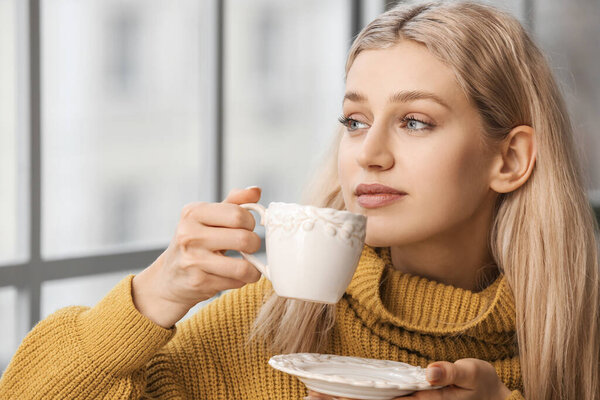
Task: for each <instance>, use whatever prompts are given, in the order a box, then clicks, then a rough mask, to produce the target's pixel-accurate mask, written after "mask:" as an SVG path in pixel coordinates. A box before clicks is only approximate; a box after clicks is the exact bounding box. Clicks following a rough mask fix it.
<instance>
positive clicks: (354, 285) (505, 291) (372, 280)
mask: <svg viewBox="0 0 600 400" xmlns="http://www.w3.org/2000/svg"><path fill="white" fill-rule="evenodd" d="M346 294H347V295H348V296H350V297H351V298H353V299H354V300H355V301H357V302H358V303H359V304H361V305H362V306H363V307H365V308H366V309H368V310H369V311H370V312H371V313H372V317H373V318H375V319H377V320H378V321H379V322H384V323H391V324H393V325H396V326H400V327H403V328H405V329H407V330H410V331H415V332H422V333H428V334H443V335H447V334H451V333H459V332H462V333H463V334H468V335H472V336H479V335H489V334H492V335H493V334H499V333H511V332H514V329H515V316H514V315H515V308H514V300H513V297H512V293H511V292H510V289H509V287H508V284H507V282H506V278H505V277H504V275H503V274H500V275H499V276H498V277H497V278H496V280H495V281H494V282H493V283H492V284H491V285H489V286H488V287H487V288H485V289H483V290H482V291H480V292H473V291H469V290H465V289H461V288H457V287H454V286H451V285H446V284H443V283H440V282H436V281H433V280H429V279H427V278H424V277H419V276H415V275H410V274H407V273H403V272H401V271H398V270H395V269H393V266H392V262H391V257H390V249H389V247H384V248H374V247H371V246H368V245H365V246H364V248H363V252H362V254H361V258H360V261H359V265H358V267H357V270H356V272H355V274H354V277H353V279H352V282H351V283H350V285H349V286H348V288H347V290H346Z"/></svg>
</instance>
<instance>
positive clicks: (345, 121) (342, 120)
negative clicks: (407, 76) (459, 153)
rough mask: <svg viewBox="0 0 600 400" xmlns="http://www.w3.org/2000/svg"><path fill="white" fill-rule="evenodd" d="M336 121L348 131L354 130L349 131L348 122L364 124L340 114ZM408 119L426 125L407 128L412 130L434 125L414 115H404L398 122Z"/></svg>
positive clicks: (426, 128)
mask: <svg viewBox="0 0 600 400" xmlns="http://www.w3.org/2000/svg"><path fill="white" fill-rule="evenodd" d="M338 121H339V122H340V123H341V124H342V125H344V126H345V127H346V129H348V131H349V132H354V131H351V130H350V123H352V122H359V123H361V124H364V122H360V121H357V120H355V119H352V118H348V117H346V116H345V115H341V116H340V117H339V118H338ZM408 121H417V122H420V123H422V124H424V125H426V127H425V128H421V129H409V130H412V131H424V130H429V129H431V128H433V127H434V126H435V125H433V124H430V123H429V122H425V121H423V120H421V119H419V118H416V117H415V116H414V115H406V116H405V117H403V118H402V119H401V120H400V122H402V123H404V124H406V123H407V122H408Z"/></svg>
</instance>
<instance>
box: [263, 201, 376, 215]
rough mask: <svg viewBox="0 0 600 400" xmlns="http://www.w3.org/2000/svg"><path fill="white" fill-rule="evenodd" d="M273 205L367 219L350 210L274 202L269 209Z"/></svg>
mask: <svg viewBox="0 0 600 400" xmlns="http://www.w3.org/2000/svg"><path fill="white" fill-rule="evenodd" d="M271 205H275V206H278V205H284V206H288V205H289V206H297V207H300V208H311V209H319V210H332V211H333V212H334V213H336V214H338V215H348V216H352V217H361V218H366V217H367V216H366V215H363V214H358V213H355V212H352V211H348V210H338V209H337V208H331V207H317V206H313V205H311V204H299V203H287V202H284V201H272V202H270V203H269V206H268V207H267V209H268V208H270V207H271Z"/></svg>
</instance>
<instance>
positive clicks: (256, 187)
mask: <svg viewBox="0 0 600 400" xmlns="http://www.w3.org/2000/svg"><path fill="white" fill-rule="evenodd" d="M250 189H260V188H259V187H258V186H248V187H247V188H246V189H244V190H250Z"/></svg>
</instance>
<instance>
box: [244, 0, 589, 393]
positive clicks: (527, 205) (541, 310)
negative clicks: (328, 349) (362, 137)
mask: <svg viewBox="0 0 600 400" xmlns="http://www.w3.org/2000/svg"><path fill="white" fill-rule="evenodd" d="M403 39H406V40H413V41H416V42H419V43H422V44H424V45H425V46H426V47H427V48H428V49H429V51H430V52H431V53H432V54H433V55H435V56H436V57H437V58H439V59H440V60H441V61H442V62H444V63H445V64H446V65H448V66H449V67H450V68H451V69H452V70H453V71H454V73H455V75H456V78H457V81H458V83H459V85H460V86H461V87H462V89H463V90H464V92H465V93H466V95H467V97H468V98H469V99H470V100H471V101H472V103H473V104H474V106H475V107H476V108H477V109H478V110H479V114H480V116H481V118H482V121H483V123H484V127H485V129H484V131H485V134H484V137H483V139H484V141H485V143H486V144H487V145H488V146H489V148H493V146H494V144H497V143H499V142H501V141H502V140H503V139H504V138H505V137H506V136H507V134H508V133H509V132H510V131H511V128H513V127H515V126H518V125H529V126H531V127H533V129H534V131H535V141H536V147H537V159H536V165H535V168H534V170H533V173H532V175H531V176H530V178H529V180H528V181H527V182H526V183H525V184H524V185H523V186H521V187H520V188H519V189H517V190H515V191H514V192H511V193H505V194H501V195H499V197H498V203H497V208H496V213H495V219H494V222H493V225H492V226H491V233H490V238H491V239H490V247H491V249H492V255H493V257H494V260H495V262H496V264H497V265H498V267H499V268H500V270H501V271H502V272H503V273H504V274H505V275H506V279H507V281H508V283H509V286H510V287H511V289H512V291H513V294H514V299H515V305H516V323H517V338H518V343H519V356H520V364H521V371H522V377H523V385H524V390H525V397H526V398H527V399H530V400H532V399H578V400H579V399H583V400H588V399H589V400H591V399H596V398H598V392H599V389H600V386H599V373H600V368H599V365H598V364H599V360H600V343H599V342H600V338H599V334H600V330H599V312H598V308H599V286H600V285H599V273H598V272H599V266H598V242H597V240H598V238H597V236H596V235H595V234H596V232H597V231H598V225H597V222H596V220H595V216H594V213H593V211H592V208H591V207H590V204H589V202H588V199H587V196H586V191H585V188H584V184H583V178H582V174H581V170H580V166H579V165H578V163H577V159H578V158H577V157H578V155H577V153H576V150H575V147H574V143H573V133H572V127H571V124H570V121H569V118H568V114H567V110H566V107H565V104H564V101H563V98H562V95H561V93H560V91H559V88H558V86H557V84H556V82H555V80H554V77H553V75H552V72H551V70H550V68H549V66H548V63H547V61H546V59H545V57H544V55H543V54H542V53H541V52H540V50H539V49H538V47H537V46H536V45H535V43H534V42H533V41H532V40H531V38H530V37H529V35H528V34H527V32H526V31H525V30H524V29H523V27H522V26H521V24H520V23H519V22H518V21H517V20H516V19H515V18H514V17H512V16H510V15H509V14H507V13H504V12H502V11H499V10H497V9H495V8H493V7H491V6H486V5H482V4H478V3H471V2H460V3H422V4H417V5H402V4H401V5H398V6H396V7H394V8H392V9H390V10H389V11H387V12H385V13H383V14H381V15H380V16H379V17H377V18H376V19H375V20H374V21H372V22H371V23H370V24H369V25H368V26H366V27H365V28H364V29H363V30H362V31H361V32H360V34H359V35H358V36H357V37H356V39H355V40H354V43H353V45H352V47H351V49H350V52H349V56H348V60H347V63H346V74H347V73H348V70H349V69H350V67H351V66H352V63H353V62H354V60H355V58H356V56H357V55H358V54H359V53H360V52H361V51H363V50H367V49H381V48H386V47H389V46H393V45H394V44H396V43H398V41H400V40H403ZM340 136H341V134H339V133H338V134H337V135H336V140H335V141H334V143H333V146H332V149H331V154H330V156H329V158H328V159H327V161H326V164H325V165H324V166H323V168H322V169H321V170H320V171H319V173H318V176H317V179H316V180H315V182H314V183H313V185H312V186H310V189H309V190H310V191H309V194H310V196H311V198H310V200H309V201H308V202H309V203H310V204H313V205H316V206H320V207H332V208H337V209H344V201H343V198H342V194H341V188H340V184H339V182H338V175H337V146H338V143H339V139H340ZM334 309H335V307H334V306H324V305H319V304H313V303H304V302H301V301H297V300H287V299H283V298H279V297H277V296H276V295H271V296H270V297H269V298H268V300H267V301H266V302H265V304H264V305H263V307H262V308H261V311H260V313H259V315H258V317H257V319H256V321H255V325H254V328H253V332H252V334H251V338H252V339H262V340H268V343H270V345H271V349H272V350H273V351H276V352H300V351H319V350H322V349H323V346H325V344H326V343H327V334H328V331H329V329H330V328H331V326H332V325H333V322H334V320H335V313H334ZM289 332H294V334H293V335H290V334H289Z"/></svg>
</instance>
